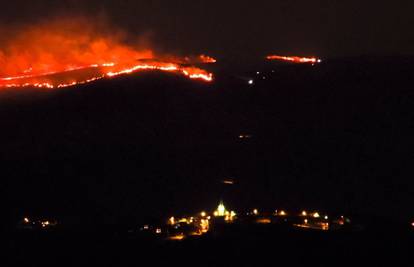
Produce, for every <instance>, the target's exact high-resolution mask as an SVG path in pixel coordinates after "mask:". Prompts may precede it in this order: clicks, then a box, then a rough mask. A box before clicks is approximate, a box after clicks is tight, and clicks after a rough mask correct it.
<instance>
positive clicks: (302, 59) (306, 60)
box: [266, 55, 322, 64]
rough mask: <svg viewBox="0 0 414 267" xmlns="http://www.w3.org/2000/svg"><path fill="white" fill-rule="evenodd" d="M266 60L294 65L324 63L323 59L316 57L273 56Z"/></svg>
mask: <svg viewBox="0 0 414 267" xmlns="http://www.w3.org/2000/svg"><path fill="white" fill-rule="evenodd" d="M266 59H268V60H281V61H288V62H292V63H310V64H316V63H321V62H322V60H321V59H318V58H316V57H296V56H293V57H286V56H277V55H271V56H267V57H266Z"/></svg>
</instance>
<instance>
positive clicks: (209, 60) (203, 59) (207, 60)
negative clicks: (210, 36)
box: [199, 55, 217, 63]
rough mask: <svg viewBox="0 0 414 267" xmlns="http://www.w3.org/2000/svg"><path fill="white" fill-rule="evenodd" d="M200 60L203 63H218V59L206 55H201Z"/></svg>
mask: <svg viewBox="0 0 414 267" xmlns="http://www.w3.org/2000/svg"><path fill="white" fill-rule="evenodd" d="M199 58H200V60H201V62H202V63H216V62H217V60H216V59H215V58H212V57H209V56H206V55H200V57H199Z"/></svg>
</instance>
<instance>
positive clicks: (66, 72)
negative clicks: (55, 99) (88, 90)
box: [0, 18, 214, 88]
mask: <svg viewBox="0 0 414 267" xmlns="http://www.w3.org/2000/svg"><path fill="white" fill-rule="evenodd" d="M137 43H138V44H134V45H132V44H131V41H129V39H128V41H126V38H125V34H124V33H122V32H119V31H117V30H114V29H110V27H108V26H107V25H105V24H97V23H95V22H94V23H91V21H90V20H88V19H84V18H70V19H58V20H56V21H48V22H47V23H42V24H36V25H32V26H29V27H26V28H25V29H22V30H20V31H18V32H16V33H12V34H11V36H10V38H9V39H8V40H7V41H6V43H5V44H0V45H1V46H0V66H1V67H0V87H3V88H4V87H6V88H11V87H38V88H62V87H69V86H74V85H78V84H85V83H89V82H93V81H96V80H100V79H103V78H111V77H116V76H119V75H125V74H130V73H135V72H138V71H145V70H146V71H163V72H172V73H176V74H179V75H182V76H184V77H187V78H189V79H198V80H202V81H206V82H210V81H212V80H213V75H212V74H211V73H209V72H207V71H205V70H203V69H200V68H197V67H191V66H189V64H191V63H192V62H198V63H199V62H204V61H206V60H208V61H210V62H212V61H213V60H214V59H212V58H210V57H208V56H204V55H203V56H200V58H199V60H191V61H188V60H185V59H181V58H179V57H176V58H174V59H172V57H170V56H163V55H157V54H156V53H155V52H154V51H153V50H152V49H149V48H148V45H147V44H144V43H145V42H143V41H142V40H139V42H137ZM193 58H195V57H193Z"/></svg>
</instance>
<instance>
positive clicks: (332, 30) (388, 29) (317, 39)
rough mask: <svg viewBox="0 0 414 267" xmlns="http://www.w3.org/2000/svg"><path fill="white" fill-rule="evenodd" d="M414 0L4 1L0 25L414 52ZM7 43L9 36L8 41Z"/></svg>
mask: <svg viewBox="0 0 414 267" xmlns="http://www.w3.org/2000/svg"><path fill="white" fill-rule="evenodd" d="M412 10H414V2H412V1H402V0H400V1H354V0H351V1H338V0H329V1H323V0H314V1H305V0H289V1H287V0H284V1H282V0H275V1H244V2H243V1H214V0H212V1H179V0H175V1H165V0H152V1H138V0H125V1H113V0H86V1H76V0H62V1H53V0H36V1H25V0H16V1H2V3H1V8H0V25H1V26H2V28H3V29H4V28H10V27H11V26H12V25H22V24H28V23H33V22H36V21H38V20H47V19H48V18H50V17H51V16H59V15H63V16H66V17H67V16H71V15H82V16H84V15H87V16H91V17H96V16H105V17H107V18H108V20H109V21H110V22H111V24H116V26H117V27H120V28H122V29H124V30H126V31H128V32H130V33H132V35H133V36H135V35H137V36H138V35H142V34H144V35H146V36H150V38H151V40H152V42H153V43H156V44H157V45H160V44H162V45H161V47H162V49H165V50H167V51H170V52H181V53H185V54H189V53H209V54H212V55H214V56H218V57H238V56H240V55H249V56H251V57H257V56H263V55H266V54H268V53H279V54H300V55H317V56H321V57H341V56H358V55H372V54H374V55H378V54H379V55H385V54H386V55H393V54H413V53H414V45H413V42H414V35H413V34H412V28H411V27H412V25H414V16H412ZM3 38H5V37H4V36H3Z"/></svg>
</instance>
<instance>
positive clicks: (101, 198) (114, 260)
mask: <svg viewBox="0 0 414 267" xmlns="http://www.w3.org/2000/svg"><path fill="white" fill-rule="evenodd" d="M257 72H259V74H257ZM413 72H414V61H413V59H412V58H392V57H390V58H357V59H355V58H354V59H342V60H327V61H325V63H323V64H320V65H318V66H314V67H312V66H296V65H294V66H293V65H278V64H263V63H261V64H258V65H255V66H254V65H253V64H252V65H249V66H243V65H242V64H237V69H236V68H234V67H231V66H230V67H229V66H225V65H223V66H220V67H217V71H216V81H215V83H213V84H204V83H199V82H194V81H187V80H183V79H182V78H181V77H176V76H174V75H165V74H159V73H141V74H137V75H136V76H129V77H121V78H119V79H113V80H104V81H99V82H97V83H95V84H89V85H86V86H80V87H77V88H69V89H65V90H60V91H52V92H50V91H40V92H39V91H21V92H16V91H14V92H2V94H1V98H0V101H1V102H0V122H1V131H0V147H1V149H0V162H1V164H2V182H3V183H4V187H3V190H4V192H5V196H6V200H7V202H6V210H5V211H3V214H6V216H5V217H4V218H3V220H4V222H5V223H6V225H7V227H6V229H13V230H6V232H7V234H6V237H7V238H6V239H5V240H6V242H7V244H8V247H9V248H10V249H11V251H12V252H11V253H8V255H9V256H10V260H11V262H12V263H14V264H15V265H17V266H30V265H33V266H43V264H44V265H56V266H83V265H87V266H106V265H111V266H123V265H143V264H144V263H143V262H144V261H143V260H144V259H150V260H151V262H153V263H159V264H162V265H167V264H168V265H170V264H181V263H182V264H183V265H204V266H208V265H216V264H219V263H221V264H223V265H227V266H233V265H239V264H241V265H243V264H244V265H249V266H256V265H260V264H261V263H264V262H269V263H270V265H292V266H308V265H310V266H332V265H333V266H335V265H339V266H381V265H385V266H399V265H402V264H403V263H405V264H407V263H409V256H410V255H409V253H410V250H409V248H410V246H409V245H406V243H407V242H411V240H412V234H411V232H410V230H408V226H409V225H410V222H411V221H413V218H414V206H413V203H414V182H413V180H412V177H413V176H414V169H413V166H414V164H413V151H414V141H413V136H414V127H413V126H414V125H413V118H414V109H413V106H414V91H413V84H414V83H413V82H414V81H413V80H414V76H413V75H412V73H413ZM251 79H253V80H254V84H253V85H249V84H248V81H249V80H251ZM226 179H231V180H234V181H235V183H234V185H232V186H227V185H223V183H222V181H223V180H226ZM220 199H224V200H225V202H226V204H228V206H229V207H230V208H232V209H234V210H243V209H250V208H254V207H263V208H264V209H268V210H272V209H276V208H285V209H291V208H292V209H293V208H294V209H301V208H304V209H308V208H309V209H320V210H324V211H327V212H334V213H342V212H343V213H346V214H348V215H350V216H351V218H353V217H360V218H364V217H365V218H370V219H369V221H376V219H372V218H381V219H380V220H382V219H384V218H385V219H386V220H389V221H391V222H392V223H391V224H386V223H385V224H384V225H381V226H378V227H374V228H367V230H365V231H363V232H358V233H353V232H352V233H313V232H304V233H303V232H284V231H280V230H278V229H272V230H268V231H263V232H261V233H260V234H258V233H256V232H255V230H252V232H249V231H250V230H249V231H247V232H246V231H242V232H241V231H234V233H233V234H232V235H231V237H217V238H212V237H210V238H209V237H205V238H203V239H200V240H194V241H191V240H186V241H184V242H181V243H171V244H170V243H162V242H161V243H158V242H154V241H146V240H144V239H142V238H137V237H135V238H131V237H127V236H125V235H123V234H122V233H123V230H120V228H119V226H117V227H115V229H111V230H108V229H106V228H104V229H101V230H96V229H95V226H96V227H98V226H99V225H124V224H127V225H140V224H142V223H145V222H147V221H148V220H152V219H154V218H155V219H165V218H168V217H169V216H171V214H180V213H193V212H198V211H200V210H204V209H205V210H212V209H213V208H215V207H216V205H217V203H218V201H219V200H220ZM24 216H29V217H30V216H46V217H49V218H56V219H57V220H59V221H62V222H67V223H68V224H69V225H77V226H76V227H75V229H76V230H73V228H72V230H69V229H66V230H63V231H58V232H52V233H46V234H45V233H43V232H42V233H36V232H29V233H25V234H23V233H21V232H15V230H14V229H15V225H16V222H17V221H19V220H21V219H22V218H23V217H24ZM394 223H395V225H397V226H396V227H394V226H391V225H394ZM79 225H87V226H86V227H85V228H86V229H84V228H83V227H81V226H79ZM92 226H93V227H92ZM79 228H82V230H79ZM98 228H100V227H98ZM121 228H122V227H121ZM406 228H407V229H406ZM411 245H412V244H411ZM411 248H412V246H411ZM359 256H362V258H359ZM388 261H391V262H393V264H391V265H390V264H385V262H388ZM236 263H237V264H236ZM408 266H410V265H409V264H408Z"/></svg>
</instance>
